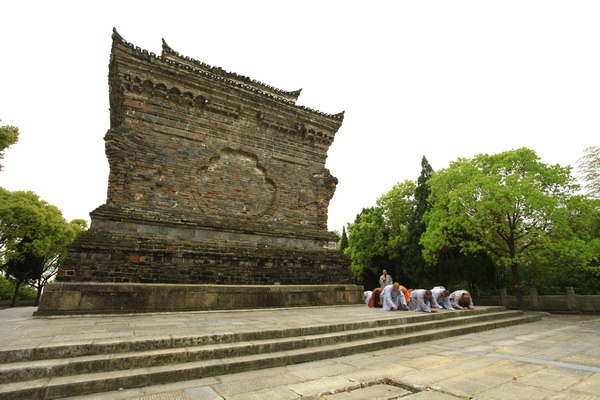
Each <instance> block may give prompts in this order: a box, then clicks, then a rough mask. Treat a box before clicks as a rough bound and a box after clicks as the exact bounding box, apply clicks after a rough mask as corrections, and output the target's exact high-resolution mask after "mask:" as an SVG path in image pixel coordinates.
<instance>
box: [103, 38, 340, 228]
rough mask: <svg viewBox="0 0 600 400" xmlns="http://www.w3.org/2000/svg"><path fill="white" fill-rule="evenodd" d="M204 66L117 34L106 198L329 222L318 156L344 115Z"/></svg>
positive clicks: (190, 211)
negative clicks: (159, 53) (152, 52)
mask: <svg viewBox="0 0 600 400" xmlns="http://www.w3.org/2000/svg"><path fill="white" fill-rule="evenodd" d="M180 61H183V62H185V63H183V62H180ZM203 66H204V64H201V63H197V62H196V63H193V62H190V61H188V60H187V59H184V58H182V57H179V56H178V55H176V53H174V52H173V51H172V50H170V49H169V48H168V47H167V46H166V45H165V51H164V52H163V56H162V57H161V58H158V57H154V56H151V55H149V54H147V53H145V52H143V51H141V50H138V49H135V48H133V47H132V46H129V45H127V44H126V43H125V42H124V41H123V40H122V39H120V38H116V40H115V41H114V46H113V52H112V60H111V64H110V69H111V71H110V80H111V82H110V87H111V115H112V124H111V125H112V126H111V130H110V131H109V132H108V134H107V135H106V153H107V156H108V160H109V163H110V167H111V168H110V177H109V187H108V201H107V203H108V204H109V205H123V206H127V207H134V208H140V209H152V210H160V209H162V210H167V211H168V212H169V213H174V212H175V213H177V212H179V213H181V214H184V215H194V214H198V215H207V216H211V217H212V218H218V219H233V220H235V221H244V222H243V223H247V224H251V225H259V226H262V227H264V229H266V230H269V231H273V230H274V229H275V230H276V229H278V227H279V226H281V225H282V224H283V225H286V224H287V225H297V226H300V227H302V228H314V229H317V230H326V229H327V207H328V205H329V200H330V199H331V197H332V196H333V193H334V190H335V185H336V183H337V180H336V179H335V178H333V177H332V176H331V175H330V174H329V171H328V170H327V169H325V160H326V158H327V150H328V148H329V146H330V144H331V143H332V141H333V136H334V134H335V132H336V131H337V130H338V128H339V126H340V125H341V122H342V117H341V116H340V115H336V116H333V115H327V114H323V113H319V112H316V111H314V110H310V109H307V108H304V107H299V106H296V105H295V104H294V102H293V101H290V100H288V99H289V98H290V95H289V94H286V93H287V92H282V96H285V97H287V98H288V99H286V98H284V97H275V95H276V94H278V93H277V92H276V91H274V90H269V92H272V93H273V94H271V93H269V92H264V91H263V90H264V89H263V87H264V86H263V85H260V84H252V83H246V84H244V85H242V84H241V83H238V80H234V79H227V77H223V76H219V75H215V74H213V73H211V72H207V68H203ZM194 67H197V68H194ZM223 74H224V73H221V75H223Z"/></svg>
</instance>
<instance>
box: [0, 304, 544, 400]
mask: <svg viewBox="0 0 600 400" xmlns="http://www.w3.org/2000/svg"><path fill="white" fill-rule="evenodd" d="M496 314H497V313H496ZM476 317H477V316H476V315H472V316H465V317H457V318H454V319H459V318H460V319H461V320H462V321H461V322H462V323H459V324H454V325H452V326H448V327H445V328H444V329H440V326H438V325H436V324H435V323H432V322H436V321H429V322H424V323H417V324H416V325H422V326H421V329H422V330H413V331H411V332H408V333H403V334H385V335H384V336H370V337H368V338H359V337H360V335H359V336H357V337H355V338H354V339H353V340H350V341H344V342H336V341H335V340H333V341H328V340H325V343H322V344H319V345H313V346H309V347H300V348H291V349H287V350H286V346H285V345H284V346H283V347H282V348H277V342H278V340H271V342H272V343H271V345H272V346H275V347H274V349H275V350H273V351H271V352H268V353H260V352H258V353H253V354H244V355H233V354H232V355H231V356H230V357H227V358H215V359H209V360H206V359H202V360H196V361H188V362H177V363H170V364H165V365H157V366H147V367H141V368H140V367H135V366H133V365H130V366H129V367H128V368H127V367H126V368H127V369H121V370H108V371H103V372H95V373H80V374H77V375H69V376H56V377H49V378H48V377H47V378H42V379H33V380H21V381H19V382H12V383H4V384H1V385H0V394H1V396H0V397H2V399H6V400H10V399H23V398H27V399H54V398H62V397H65V396H75V395H84V394H91V393H99V392H106V391H112V390H117V389H119V388H131V387H143V386H147V385H156V384H160V383H170V382H177V381H184V380H191V379H198V378H202V377H210V376H220V375H225V374H230V373H235V372H242V371H248V370H255V369H262V368H271V367H278V366H283V365H289V364H295V363H300V362H306V361H315V360H321V359H325V358H331V357H338V356H344V355H350V354H355V353H361V352H366V351H373V350H378V349H383V348H388V347H394V346H401V345H405V344H410V343H416V342H420V341H427V340H433V339H442V338H446V337H451V336H456V335H462V334H466V333H472V332H478V331H482V330H489V329H494V328H499V327H505V326H511V325H514V324H519V323H525V322H531V321H534V320H539V318H540V317H539V316H535V315H534V316H530V315H514V314H513V313H511V315H510V316H507V315H506V314H504V313H503V315H496V316H495V318H494V319H491V320H489V319H488V320H485V321H478V322H472V321H473V320H475V318H476ZM469 320H471V321H469ZM442 321H443V320H442ZM437 322H440V321H437ZM457 322H458V321H457ZM469 322H470V323H469ZM348 333H349V334H351V332H348ZM388 333H389V332H388ZM333 336H334V337H335V335H333ZM374 337H377V340H373V338H374ZM336 339H339V337H338V338H336ZM309 342H310V341H309ZM313 343H314V342H313ZM240 345H242V343H240ZM247 345H248V346H250V347H251V346H252V343H248V344H247ZM223 347H226V346H223ZM292 347H293V346H292ZM259 348H260V347H259ZM183 351H184V352H185V351H186V350H183ZM233 353H235V352H233ZM71 361H73V360H71Z"/></svg>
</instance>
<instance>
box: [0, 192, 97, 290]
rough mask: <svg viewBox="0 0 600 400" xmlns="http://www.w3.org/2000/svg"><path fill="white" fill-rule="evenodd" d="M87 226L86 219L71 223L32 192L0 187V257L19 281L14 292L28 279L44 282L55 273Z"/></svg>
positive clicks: (2, 262)
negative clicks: (76, 237)
mask: <svg viewBox="0 0 600 400" xmlns="http://www.w3.org/2000/svg"><path fill="white" fill-rule="evenodd" d="M86 228H87V223H86V221H85V220H74V221H72V223H68V222H67V221H66V220H65V219H64V218H63V216H62V213H61V212H60V210H59V209H58V208H56V207H55V206H52V205H50V204H48V203H47V202H46V201H44V200H41V199H40V198H39V197H38V196H37V195H36V194H35V193H33V192H23V191H15V192H10V191H8V190H5V189H3V188H0V261H1V265H2V266H3V269H4V271H5V273H6V275H7V276H8V277H9V278H12V279H14V280H15V282H16V285H15V295H16V292H17V291H18V289H19V287H20V285H22V284H23V283H25V282H29V283H31V284H32V285H34V286H35V282H38V284H40V283H41V282H42V281H44V284H45V282H47V280H48V279H50V278H51V277H52V276H53V274H52V273H51V272H50V275H49V272H48V271H49V270H54V269H55V268H58V265H59V264H60V262H61V261H62V259H63V257H64V256H65V255H66V246H67V244H69V243H71V242H72V241H73V240H74V238H75V236H76V234H78V233H81V232H82V231H83V230H85V229H86ZM41 287H43V285H41V286H40V287H39V288H38V290H39V291H40V292H41ZM13 301H14V298H13Z"/></svg>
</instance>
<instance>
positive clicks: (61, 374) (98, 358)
mask: <svg viewBox="0 0 600 400" xmlns="http://www.w3.org/2000/svg"><path fill="white" fill-rule="evenodd" d="M539 319H540V316H539V315H526V314H523V313H522V312H521V311H506V310H505V309H504V308H503V307H484V308H478V309H476V310H474V311H469V312H459V311H456V312H442V313H439V314H426V313H418V314H417V313H404V312H398V313H396V315H395V317H394V318H391V319H382V320H369V321H352V322H348V323H336V324H331V325H318V326H306V327H289V328H285V329H265V330H262V331H254V332H244V333H228V334H219V335H197V336H181V337H172V336H169V337H163V338H161V337H157V338H147V339H139V340H121V341H119V340H113V341H107V342H103V343H85V344H71V345H54V346H38V347H32V348H23V349H13V350H4V351H0V361H1V364H0V398H2V399H3V400H10V399H56V398H64V397H69V396H77V395H84V394H92V393H100V392H108V391H113V390H117V389H119V388H132V387H143V386H148V385H156V384H161V383H171V382H178V381H185V380H192V379H198V378H203V377H213V376H221V375H225V374H230V373H236V372H243V371H250V370H257V369H263V368H271V367H278V366H284V365H290V364H295V363H301V362H306V361H315V360H321V359H326V358H333V357H339V356H344V355H350V354H355V353H361V352H367V351H374V350H378V349H383V348H388V347H394V346H402V345H405V344H410V343H416V342H422V341H427V340H434V339H442V338H447V337H451V336H456V335H462V334H466V333H473V332H479V331H484V330H489V329H494V328H500V327H506V326H511V325H515V324H520V323H525V322H532V321H537V320H539Z"/></svg>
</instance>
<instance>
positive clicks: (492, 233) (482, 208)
mask: <svg viewBox="0 0 600 400" xmlns="http://www.w3.org/2000/svg"><path fill="white" fill-rule="evenodd" d="M429 184H430V189H431V196H430V203H431V209H430V210H429V211H428V212H427V213H426V214H425V217H424V219H425V222H426V224H427V230H426V232H425V233H424V234H423V236H422V237H421V243H422V244H423V246H424V249H425V255H426V257H427V258H428V259H429V260H430V261H432V260H433V261H434V260H436V259H437V252H438V251H439V250H440V249H442V248H446V247H454V246H458V247H460V249H461V251H463V252H464V253H475V252H478V251H480V250H485V251H487V252H489V254H490V255H492V257H493V258H494V260H495V262H496V263H497V264H498V265H499V266H501V267H504V268H507V269H508V270H509V271H510V273H511V276H512V281H513V284H514V288H515V295H516V296H517V302H518V305H519V307H520V308H524V301H523V290H522V282H521V275H520V272H521V271H520V269H521V267H522V266H523V265H525V264H527V263H528V262H531V260H532V259H533V258H534V257H535V256H539V255H540V254H541V252H542V251H544V250H546V249H554V250H555V251H561V252H566V253H568V252H571V254H572V255H573V256H574V257H578V258H580V261H581V263H582V264H585V263H586V260H585V257H586V256H587V257H588V260H587V261H589V254H587V255H586V254H584V252H581V251H579V250H578V248H579V247H580V244H581V240H580V239H579V238H577V237H576V235H575V234H574V232H573V230H572V226H571V223H572V221H571V219H572V217H574V218H577V216H578V215H579V214H580V211H579V210H578V209H577V208H576V207H577V205H576V204H575V203H576V202H575V201H573V200H576V197H577V196H575V195H574V193H575V191H576V190H577V186H576V185H574V183H573V178H572V177H571V174H570V168H568V167H567V168H563V167H561V166H559V165H547V164H544V163H541V162H540V161H539V157H538V156H537V155H536V154H535V152H534V151H532V150H530V149H526V148H522V149H518V150H512V151H507V152H504V153H500V154H496V155H491V156H490V155H487V154H481V155H478V156H476V157H474V158H472V159H458V161H455V162H453V163H451V164H450V166H449V167H448V168H447V169H444V170H441V171H438V172H436V173H434V174H433V175H432V178H431V180H430V181H429Z"/></svg>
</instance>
